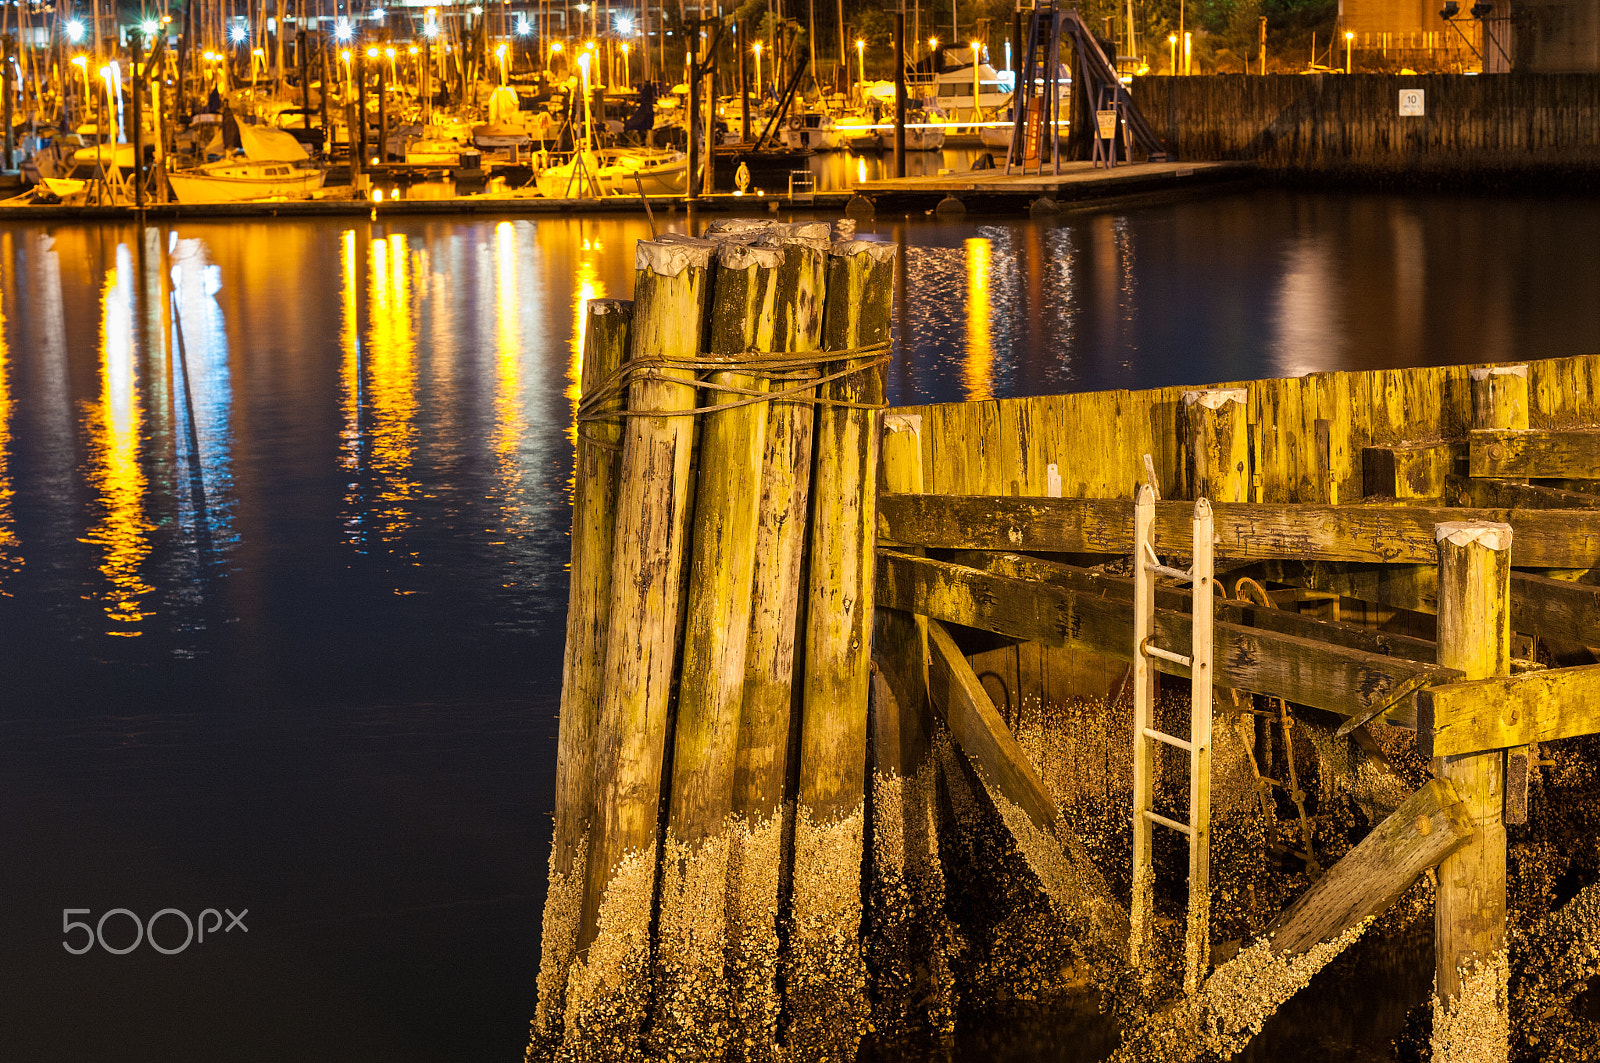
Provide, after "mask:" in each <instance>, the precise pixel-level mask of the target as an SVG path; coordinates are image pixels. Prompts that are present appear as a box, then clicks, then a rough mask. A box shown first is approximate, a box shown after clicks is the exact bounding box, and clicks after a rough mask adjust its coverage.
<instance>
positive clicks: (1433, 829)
mask: <svg viewBox="0 0 1600 1063" xmlns="http://www.w3.org/2000/svg"><path fill="white" fill-rule="evenodd" d="M1471 837H1472V821H1471V819H1470V818H1468V816H1467V813H1466V809H1465V808H1464V807H1463V806H1462V804H1461V802H1460V800H1459V799H1458V798H1457V797H1456V792H1455V790H1454V788H1452V787H1451V785H1450V783H1449V782H1448V781H1447V780H1445V779H1433V780H1431V781H1429V782H1428V783H1427V784H1425V785H1424V786H1423V787H1422V788H1421V789H1420V790H1418V791H1417V792H1416V793H1414V794H1412V795H1411V796H1410V797H1408V798H1406V800H1405V801H1404V802H1403V803H1402V804H1401V805H1400V807H1399V808H1397V809H1395V810H1394V813H1393V814H1392V815H1390V816H1389V817H1388V818H1387V819H1385V820H1384V821H1383V822H1382V823H1380V824H1378V825H1377V826H1376V827H1374V828H1373V829H1372V831H1371V833H1369V834H1368V835H1367V836H1366V837H1365V838H1363V839H1361V841H1360V842H1359V843H1358V844H1357V845H1356V847H1355V848H1353V849H1351V850H1350V851H1349V852H1348V853H1346V854H1345V855H1344V857H1343V858H1342V859H1341V860H1340V861H1339V862H1338V863H1337V864H1334V865H1333V867H1332V868H1330V869H1329V871H1328V873H1327V874H1326V875H1323V876H1322V878H1320V879H1318V880H1317V882H1316V884H1315V885H1314V886H1312V887H1311V888H1310V889H1308V890H1307V891H1306V892H1305V893H1303V894H1301V895H1300V899H1299V900H1297V901H1295V902H1294V904H1292V905H1290V906H1289V908H1288V909H1287V910H1285V911H1284V913H1283V914H1282V915H1280V916H1278V918H1277V919H1275V920H1274V921H1273V923H1272V925H1271V926H1270V927H1268V929H1267V937H1268V938H1269V939H1271V941H1272V951H1273V952H1275V953H1277V954H1279V955H1284V954H1289V955H1299V954H1301V953H1304V952H1307V951H1309V950H1310V949H1311V947H1312V946H1314V945H1316V944H1317V943H1318V942H1321V941H1329V940H1331V939H1333V938H1336V937H1338V936H1339V935H1340V934H1342V933H1344V932H1345V931H1346V930H1348V929H1350V928H1351V927H1353V926H1355V925H1356V924H1357V923H1359V922H1361V920H1363V919H1365V918H1367V917H1368V916H1369V915H1379V914H1382V913H1383V912H1384V911H1385V910H1387V909H1388V907H1389V906H1390V905H1391V904H1393V903H1394V902H1395V901H1396V900H1398V899H1399V897H1400V895H1401V894H1402V893H1404V892H1405V891H1406V890H1408V889H1410V888H1411V884H1412V883H1413V882H1415V881H1416V880H1417V876H1418V875H1420V874H1422V873H1423V872H1424V871H1426V870H1427V869H1428V868H1430V867H1433V866H1434V865H1436V864H1437V863H1438V862H1439V861H1440V860H1443V859H1444V858H1445V857H1446V856H1448V855H1449V854H1450V853H1452V852H1454V851H1455V850H1456V849H1457V848H1459V847H1460V846H1461V845H1462V844H1464V843H1465V842H1466V841H1467V840H1468V839H1469V838H1471Z"/></svg>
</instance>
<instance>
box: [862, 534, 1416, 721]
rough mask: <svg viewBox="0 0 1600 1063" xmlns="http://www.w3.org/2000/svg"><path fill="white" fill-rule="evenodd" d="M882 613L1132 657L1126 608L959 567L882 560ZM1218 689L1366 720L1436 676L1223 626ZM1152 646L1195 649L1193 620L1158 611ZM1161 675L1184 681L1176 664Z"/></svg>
mask: <svg viewBox="0 0 1600 1063" xmlns="http://www.w3.org/2000/svg"><path fill="white" fill-rule="evenodd" d="M878 604H879V605H881V606H884V607H887V608H892V609H902V610H905V611H907V612H918V613H923V614H925V615H927V616H929V617H932V618H934V619H937V620H943V621H946V622H948V623H953V624H961V625H964V626H966V627H975V628H980V629H982V630H985V631H993V632H996V633H998V634H1001V635H1007V636H1010V637H1012V638H1019V639H1027V640H1034V639H1037V640H1040V641H1043V642H1046V643H1048V644H1049V645H1052V646H1064V645H1065V646H1076V647H1080V648H1082V649H1087V650H1092V651H1094V652H1096V653H1101V654H1104V655H1106V656H1108V657H1115V658H1117V659H1118V660H1123V661H1127V660H1131V659H1132V657H1133V649H1132V646H1133V611H1132V609H1131V607H1130V606H1129V604H1128V603H1126V602H1122V601H1115V600H1109V599H1106V598H1102V597H1100V596H1098V595H1095V594H1085V593H1081V592H1077V591H1073V590H1068V589H1066V588H1062V587H1056V586H1051V585H1049V584H1043V583H1037V582H1033V581H1028V580H1016V579H1007V578H1005V577H1003V576H995V575H992V574H990V573H987V572H983V571H980V570H978V569H974V568H968V567H966V566H963V565H952V564H949V563H947V562H942V561H933V560H930V559H928V558H921V557H912V556H909V555H906V554H900V553H896V552H893V551H880V562H879V565H878ZM1214 634H1215V660H1214V668H1215V671H1216V682H1217V684H1218V685H1220V686H1227V687H1233V688H1235V689H1238V690H1248V691H1250V692H1252V693H1259V694H1270V695H1272V696H1274V697H1281V698H1285V699H1287V700H1289V701H1293V702H1296V703H1298V704H1301V705H1311V706H1313V707H1315V708H1319V709H1326V710H1328V711H1329V712H1335V713H1338V714H1340V715H1341V716H1356V715H1364V714H1365V713H1367V712H1369V711H1371V710H1372V708H1373V707H1375V706H1378V705H1381V704H1383V703H1384V702H1385V700H1386V699H1387V697H1388V695H1389V694H1390V692H1392V691H1398V690H1399V689H1400V688H1401V686H1402V685H1403V684H1405V683H1407V682H1410V681H1412V680H1414V679H1417V678H1418V677H1419V676H1422V675H1424V674H1426V673H1428V672H1430V671H1433V667H1432V666H1430V665H1426V664H1422V663H1419V662H1416V661H1408V660H1404V659H1401V658H1397V657H1385V656H1381V655H1379V654H1374V653H1364V652H1362V651H1360V650H1352V649H1346V648H1344V647H1339V646H1330V645H1327V644H1325V643H1320V642H1316V641H1313V640H1311V639H1305V638H1296V637H1294V636H1292V635H1283V634H1278V633H1276V632H1270V631H1265V630H1262V629H1259V628H1246V627H1241V626H1239V625H1237V624H1228V623H1218V624H1217V625H1216V626H1215V629H1214ZM1156 642H1157V644H1159V645H1162V646H1166V647H1170V648H1172V649H1174V650H1175V651H1177V652H1179V653H1182V652H1184V650H1185V648H1186V647H1188V646H1189V645H1190V628H1189V617H1188V616H1187V615H1184V614H1181V613H1174V612H1170V611H1167V610H1158V611H1157V613H1156ZM1158 667H1159V668H1160V669H1161V670H1162V671H1164V672H1167V673H1169V674H1172V675H1179V676H1183V677H1184V678H1187V677H1188V674H1189V673H1188V670H1187V669H1186V668H1183V667H1182V666H1180V665H1177V664H1174V663H1172V662H1170V661H1159V662H1158ZM1385 718H1386V719H1387V720H1388V721H1389V722H1390V723H1393V724H1396V725H1398V726H1403V727H1410V726H1414V725H1415V710H1414V708H1413V706H1412V704H1411V701H1410V699H1409V698H1408V699H1406V700H1404V701H1402V702H1401V703H1399V704H1397V705H1395V706H1393V707H1391V708H1390V709H1389V710H1387V712H1386V717H1385Z"/></svg>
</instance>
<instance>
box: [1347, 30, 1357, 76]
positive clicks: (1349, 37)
mask: <svg viewBox="0 0 1600 1063" xmlns="http://www.w3.org/2000/svg"><path fill="white" fill-rule="evenodd" d="M1355 39H1356V35H1355V34H1354V33H1352V32H1350V31H1349V30H1345V31H1344V72H1345V73H1346V74H1348V73H1350V46H1351V44H1353V43H1354V41H1355Z"/></svg>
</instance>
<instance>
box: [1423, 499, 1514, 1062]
mask: <svg viewBox="0 0 1600 1063" xmlns="http://www.w3.org/2000/svg"><path fill="white" fill-rule="evenodd" d="M1435 535H1436V537H1437V538H1438V541H1439V664H1440V665H1442V666H1444V667H1447V668H1455V669H1457V670H1459V671H1460V672H1462V673H1463V675H1464V677H1465V678H1466V679H1486V678H1489V677H1492V676H1504V675H1508V674H1509V673H1510V668H1511V624H1510V618H1511V610H1510V575H1511V526H1510V525H1508V524H1495V523H1491V522H1487V521H1460V522H1453V523H1442V524H1439V525H1438V526H1437V527H1436V528H1435ZM1434 774H1435V775H1437V776H1439V777H1440V778H1444V779H1448V780H1449V781H1450V783H1451V784H1452V785H1453V786H1454V787H1455V790H1456V793H1457V794H1458V795H1459V796H1460V799H1461V802H1462V804H1463V805H1464V806H1465V808H1466V811H1467V814H1468V816H1469V817H1470V819H1471V820H1472V823H1473V828H1474V836H1473V839H1472V841H1471V842H1469V843H1468V844H1466V845H1464V846H1463V847H1461V848H1460V849H1459V850H1457V851H1456V852H1454V853H1452V854H1451V855H1450V856H1448V857H1446V858H1445V860H1444V861H1443V862H1442V863H1441V864H1440V865H1439V890H1438V900H1437V902H1436V904H1435V909H1434V954H1435V968H1434V994H1435V995H1434V1007H1433V1058H1434V1060H1435V1061H1436V1063H1466V1061H1472V1063H1479V1061H1488V1060H1504V1059H1505V1058H1506V1055H1507V1052H1508V1051H1509V1047H1508V1042H1509V1034H1510V1031H1509V1019H1508V1015H1507V1000H1506V978H1507V966H1506V953H1505V919H1506V831H1505V824H1504V822H1503V821H1502V818H1501V817H1502V805H1503V802H1504V794H1505V753H1504V751H1503V750H1498V749H1497V750H1493V751H1490V752H1487V753H1472V754H1467V755H1464V756H1451V757H1439V758H1436V759H1435V760H1434Z"/></svg>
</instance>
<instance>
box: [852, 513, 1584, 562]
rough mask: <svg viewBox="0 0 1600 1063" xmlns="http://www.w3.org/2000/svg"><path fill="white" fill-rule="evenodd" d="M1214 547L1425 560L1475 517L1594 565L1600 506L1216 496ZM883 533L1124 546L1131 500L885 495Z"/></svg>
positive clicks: (1520, 554)
mask: <svg viewBox="0 0 1600 1063" xmlns="http://www.w3.org/2000/svg"><path fill="white" fill-rule="evenodd" d="M1189 509H1190V507H1189V506H1188V505H1187V504H1185V503H1183V502H1160V503H1157V505H1156V541H1157V542H1158V543H1170V544H1173V548H1174V549H1177V550H1182V546H1181V545H1180V544H1183V543H1184V542H1186V540H1187V538H1188V531H1189V523H1188V522H1189V520H1190V519H1191V517H1192V516H1193V514H1192V513H1190V511H1189ZM1214 510H1215V516H1216V522H1217V556H1218V557H1219V558H1224V557H1226V558H1232V559H1237V560H1246V561H1251V560H1266V559H1271V558H1290V557H1292V558H1301V559H1306V560H1312V561H1368V562H1380V563H1383V564H1424V565H1432V564H1434V563H1436V562H1437V561H1438V557H1439V550H1438V547H1437V546H1436V545H1435V544H1434V540H1433V528H1434V525H1436V524H1442V523H1446V522H1450V521H1463V520H1479V521H1492V522H1498V523H1508V524H1511V525H1512V527H1513V528H1514V529H1515V536H1514V538H1515V543H1514V545H1513V547H1512V563H1513V564H1515V565H1518V566H1520V567H1523V568H1588V567H1590V566H1591V565H1593V564H1595V562H1596V561H1597V560H1600V511H1596V512H1592V513H1590V512H1584V511H1581V510H1560V511H1544V510H1494V509H1490V510H1477V509H1472V510H1463V509H1453V508H1429V507H1422V506H1387V505H1348V506H1331V505H1330V506H1324V505H1315V506H1306V505H1258V504H1255V503H1246V502H1235V503H1218V504H1217V505H1216V506H1215V507H1214ZM878 537H879V541H880V542H881V543H884V544H886V545H889V544H894V545H908V546H926V547H936V548H943V549H952V550H960V549H968V550H1022V551H1047V552H1051V553H1100V554H1126V553H1128V552H1130V551H1131V550H1132V542H1133V503H1132V502H1131V501H1124V500H1121V499H1104V498H1038V497H1029V498H1022V497H1012V498H1008V497H1001V496H995V495H885V496H884V497H883V498H882V499H881V500H880V502H879V506H878Z"/></svg>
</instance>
